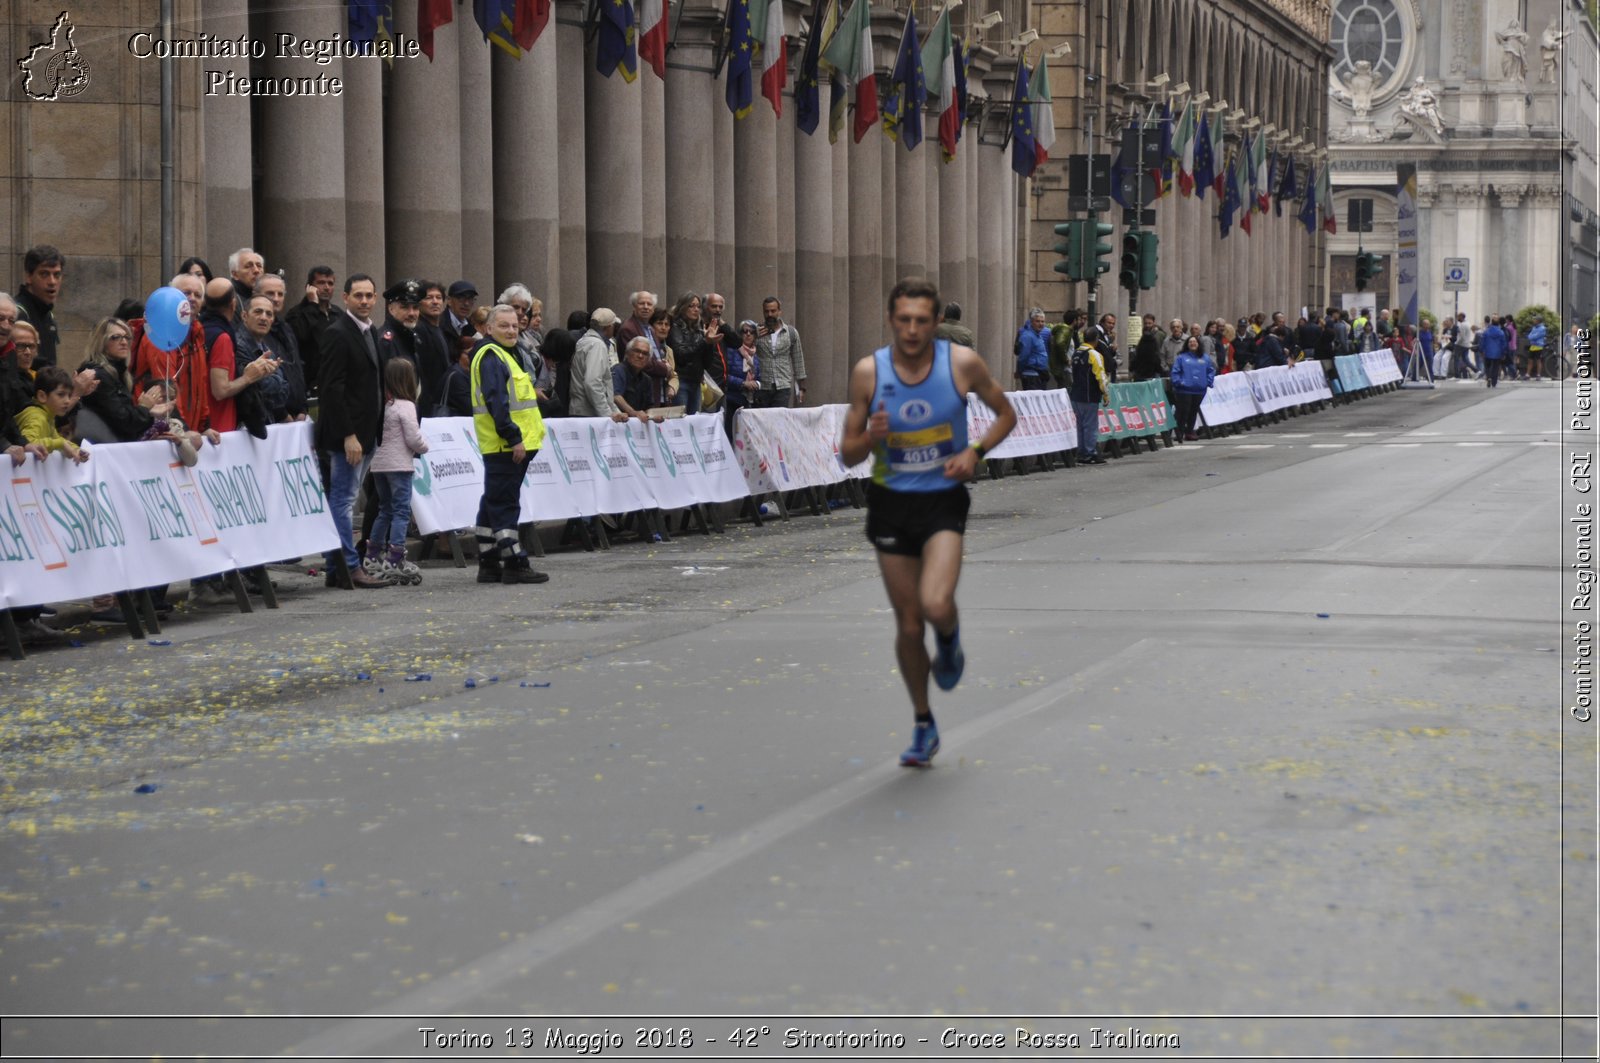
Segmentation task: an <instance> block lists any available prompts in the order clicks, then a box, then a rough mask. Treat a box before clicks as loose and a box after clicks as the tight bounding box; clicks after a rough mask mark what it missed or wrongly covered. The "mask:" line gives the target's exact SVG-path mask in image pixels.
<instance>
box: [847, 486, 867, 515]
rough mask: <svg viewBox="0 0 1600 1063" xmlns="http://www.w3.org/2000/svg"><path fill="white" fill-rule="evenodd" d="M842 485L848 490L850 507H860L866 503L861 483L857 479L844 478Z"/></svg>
mask: <svg viewBox="0 0 1600 1063" xmlns="http://www.w3.org/2000/svg"><path fill="white" fill-rule="evenodd" d="M844 485H845V488H846V489H847V490H848V491H849V492H850V506H851V508H852V509H860V508H861V507H862V506H864V505H866V502H867V496H866V492H864V491H862V490H861V484H860V482H859V481H856V480H846V481H845V482H844Z"/></svg>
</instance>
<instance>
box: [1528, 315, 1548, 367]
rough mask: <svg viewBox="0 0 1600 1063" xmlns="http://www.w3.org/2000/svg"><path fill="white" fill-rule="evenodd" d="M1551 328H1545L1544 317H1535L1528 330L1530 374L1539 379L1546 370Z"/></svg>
mask: <svg viewBox="0 0 1600 1063" xmlns="http://www.w3.org/2000/svg"><path fill="white" fill-rule="evenodd" d="M1549 339H1550V330H1549V329H1547V328H1545V324H1544V318H1542V317H1536V318H1534V319H1533V327H1532V328H1530V329H1529V330H1528V376H1529V377H1531V378H1532V379H1534V380H1538V379H1539V376H1540V374H1542V373H1543V372H1544V348H1545V344H1546V343H1548V342H1549Z"/></svg>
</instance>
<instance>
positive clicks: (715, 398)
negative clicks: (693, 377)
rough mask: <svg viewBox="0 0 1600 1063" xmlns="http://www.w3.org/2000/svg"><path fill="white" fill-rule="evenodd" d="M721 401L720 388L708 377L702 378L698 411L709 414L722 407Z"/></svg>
mask: <svg viewBox="0 0 1600 1063" xmlns="http://www.w3.org/2000/svg"><path fill="white" fill-rule="evenodd" d="M722 399H723V395H722V388H720V387H718V386H717V382H716V381H715V380H712V379H711V378H710V377H702V378H701V380H700V409H701V410H703V411H705V412H706V413H710V412H711V411H712V410H715V409H716V408H717V407H718V406H721V405H722Z"/></svg>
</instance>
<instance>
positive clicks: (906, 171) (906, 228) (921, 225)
mask: <svg viewBox="0 0 1600 1063" xmlns="http://www.w3.org/2000/svg"><path fill="white" fill-rule="evenodd" d="M927 150H928V141H927V139H926V138H924V139H923V141H922V143H921V144H918V145H917V150H916V151H907V150H906V149H905V145H904V144H899V145H896V147H895V152H894V156H895V159H894V171H895V200H894V218H895V221H894V227H895V271H894V272H895V280H897V281H898V280H899V279H900V278H901V277H908V276H912V275H916V276H919V277H922V276H927V273H928V214H927V211H928V205H927V188H928V164H927V162H926V161H924V160H923V158H922V156H923V154H924V153H926V152H927ZM933 150H934V151H938V150H939V149H938V146H937V145H935V146H934V149H933Z"/></svg>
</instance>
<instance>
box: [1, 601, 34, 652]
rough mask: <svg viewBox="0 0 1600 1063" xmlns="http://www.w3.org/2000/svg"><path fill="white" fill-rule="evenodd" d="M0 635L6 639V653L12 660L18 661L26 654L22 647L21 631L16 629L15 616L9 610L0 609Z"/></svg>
mask: <svg viewBox="0 0 1600 1063" xmlns="http://www.w3.org/2000/svg"><path fill="white" fill-rule="evenodd" d="M0 636H4V637H5V640H6V653H7V654H9V655H10V657H11V659H12V660H13V661H20V660H22V659H24V658H25V657H27V656H28V654H27V651H26V650H24V649H23V648H22V632H21V631H19V630H17V618H16V617H14V616H12V615H11V610H9V609H0Z"/></svg>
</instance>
